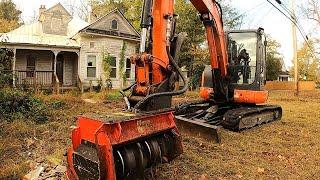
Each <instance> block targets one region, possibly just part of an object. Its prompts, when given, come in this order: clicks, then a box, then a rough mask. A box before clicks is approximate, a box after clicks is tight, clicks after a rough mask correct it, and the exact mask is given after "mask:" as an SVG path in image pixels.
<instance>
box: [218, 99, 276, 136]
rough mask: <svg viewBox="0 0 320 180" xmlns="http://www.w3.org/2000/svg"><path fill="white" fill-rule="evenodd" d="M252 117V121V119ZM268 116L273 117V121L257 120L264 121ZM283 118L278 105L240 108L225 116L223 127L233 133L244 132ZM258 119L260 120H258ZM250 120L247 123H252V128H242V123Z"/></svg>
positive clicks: (229, 111) (230, 111)
mask: <svg viewBox="0 0 320 180" xmlns="http://www.w3.org/2000/svg"><path fill="white" fill-rule="evenodd" d="M250 116H251V117H252V119H250ZM267 116H273V119H271V120H270V119H265V120H262V121H259V120H257V119H262V118H265V117H267ZM281 116H282V108H281V107H280V106H277V105H261V106H247V107H239V108H236V109H231V110H228V111H227V112H226V113H225V114H224V118H223V121H222V126H223V127H224V128H226V129H230V130H232V131H242V130H245V129H249V128H252V127H255V126H258V125H260V124H264V123H268V122H271V121H276V120H279V119H281ZM257 117H258V118H257ZM243 120H246V121H247V120H249V121H248V122H247V123H251V126H250V127H246V128H241V127H240V123H243V122H241V121H243Z"/></svg>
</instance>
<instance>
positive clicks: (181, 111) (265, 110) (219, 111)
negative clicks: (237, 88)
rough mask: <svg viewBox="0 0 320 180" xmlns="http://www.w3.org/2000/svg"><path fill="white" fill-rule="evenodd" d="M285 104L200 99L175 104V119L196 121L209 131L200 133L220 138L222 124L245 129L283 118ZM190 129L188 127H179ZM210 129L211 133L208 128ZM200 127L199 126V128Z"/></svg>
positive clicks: (236, 128)
mask: <svg viewBox="0 0 320 180" xmlns="http://www.w3.org/2000/svg"><path fill="white" fill-rule="evenodd" d="M281 116H282V108H281V107H280V106H277V105H242V104H219V105H217V104H213V103H211V102H207V101H200V102H194V103H188V104H183V105H179V106H177V107H176V111H175V120H176V123H177V124H178V127H179V124H182V125H184V124H186V123H193V124H195V125H197V126H199V127H198V129H199V128H201V129H203V130H204V131H206V132H205V133H203V135H202V134H200V136H202V137H203V136H205V138H207V137H208V138H207V139H213V140H215V141H217V142H219V141H220V137H219V128H220V127H223V128H225V129H229V130H232V131H236V132H239V131H242V130H246V129H250V128H252V127H255V126H259V125H261V124H265V123H269V122H272V121H276V120H279V119H281ZM179 128H182V129H186V130H187V129H188V127H179ZM210 128H211V129H212V130H211V134H209V135H208V133H207V131H210V130H208V129H210ZM199 131H200V130H199Z"/></svg>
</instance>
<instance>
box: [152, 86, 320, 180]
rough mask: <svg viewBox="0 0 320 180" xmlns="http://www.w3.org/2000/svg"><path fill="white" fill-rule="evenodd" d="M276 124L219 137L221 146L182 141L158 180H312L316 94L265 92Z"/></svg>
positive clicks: (317, 148)
mask: <svg viewBox="0 0 320 180" xmlns="http://www.w3.org/2000/svg"><path fill="white" fill-rule="evenodd" d="M269 103H270V104H279V105H281V106H282V108H283V110H284V116H283V118H282V120H281V121H277V122H273V123H271V124H267V125H264V126H261V127H257V128H254V129H251V130H249V131H245V132H241V133H234V132H230V131H227V130H223V132H222V144H221V145H217V144H212V143H208V142H205V141H203V140H201V139H195V138H192V137H184V139H183V142H184V154H183V155H182V156H180V157H179V158H178V159H176V160H175V161H173V162H172V163H170V164H166V165H163V166H162V167H161V168H160V169H161V170H160V173H159V177H158V178H159V179H190V178H191V179H198V178H200V177H207V178H208V179H239V178H242V179H261V178H262V179H316V178H317V177H318V173H319V172H320V166H319V162H320V144H319V137H320V91H316V92H303V93H301V94H300V97H299V98H297V97H294V94H293V92H290V91H287V92H283V91H282V92H281V91H278V92H271V96H270V98H269Z"/></svg>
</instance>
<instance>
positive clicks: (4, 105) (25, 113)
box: [0, 88, 49, 122]
mask: <svg viewBox="0 0 320 180" xmlns="http://www.w3.org/2000/svg"><path fill="white" fill-rule="evenodd" d="M48 116H49V112H48V110H47V105H46V104H45V103H44V102H43V101H42V100H41V99H39V98H36V97H35V96H34V95H33V94H32V93H29V92H25V91H20V90H17V89H11V88H4V89H0V119H4V120H7V121H12V120H14V119H23V118H26V119H30V120H34V121H36V122H45V121H46V120H48Z"/></svg>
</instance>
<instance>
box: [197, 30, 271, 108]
mask: <svg viewBox="0 0 320 180" xmlns="http://www.w3.org/2000/svg"><path fill="white" fill-rule="evenodd" d="M226 43H227V51H228V64H229V65H228V77H227V78H226V80H225V82H226V86H227V89H228V92H227V96H228V101H233V100H234V101H235V102H239V103H249V104H261V103H264V102H265V101H266V100H267V96H268V93H267V91H265V90H264V85H265V77H266V67H265V64H266V63H265V61H266V44H267V42H266V37H265V34H264V32H263V29H262V28H259V29H258V30H234V31H228V32H226ZM212 87H214V83H213V79H212V69H211V66H206V67H205V70H204V73H203V77H202V86H201V92H200V95H201V97H202V98H203V99H206V100H209V99H213V98H214V97H213V94H214V92H213V88H212Z"/></svg>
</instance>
